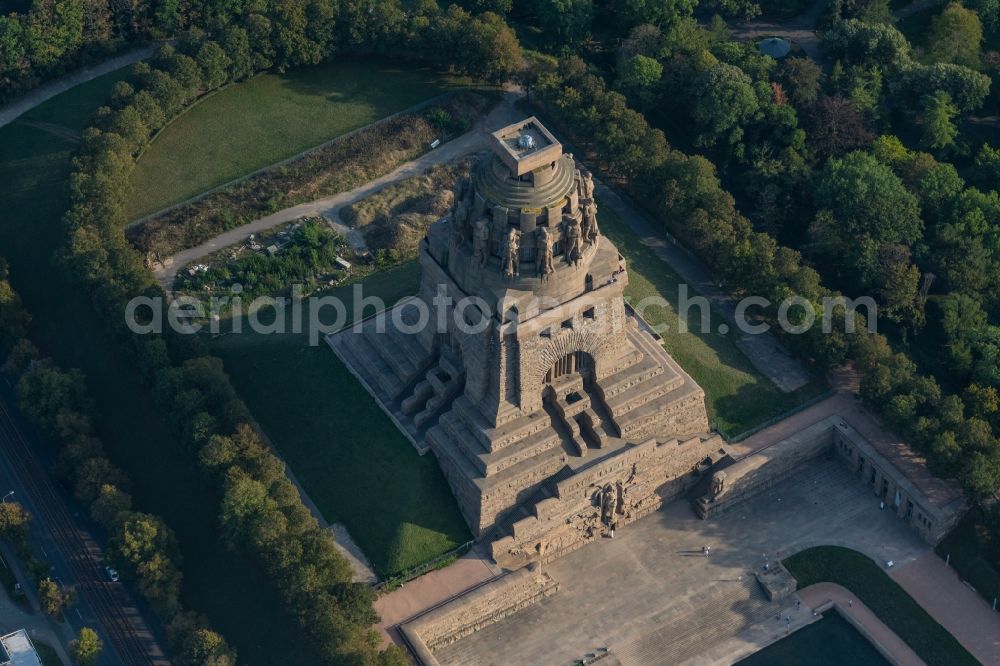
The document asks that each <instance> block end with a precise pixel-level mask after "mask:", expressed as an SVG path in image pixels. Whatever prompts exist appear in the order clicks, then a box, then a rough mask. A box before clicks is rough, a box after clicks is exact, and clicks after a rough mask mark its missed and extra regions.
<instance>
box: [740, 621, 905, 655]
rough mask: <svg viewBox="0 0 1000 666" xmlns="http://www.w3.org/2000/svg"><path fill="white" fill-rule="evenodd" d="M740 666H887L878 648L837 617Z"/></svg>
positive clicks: (778, 644) (767, 648)
mask: <svg viewBox="0 0 1000 666" xmlns="http://www.w3.org/2000/svg"><path fill="white" fill-rule="evenodd" d="M737 663H738V664H739V666H773V665H774V664H795V665H796V666H843V664H851V666H888V664H889V662H888V661H886V660H885V657H883V656H882V655H881V654H879V651H878V650H876V649H875V646H874V645H872V644H871V643H869V642H868V639H867V638H865V637H864V636H862V635H861V633H860V632H859V631H858V630H857V629H855V628H854V627H852V626H851V624H850V623H849V622H848V621H847V620H845V619H844V618H842V617H841V616H840V615H839V614H838V613H836V612H834V613H830V614H829V615H826V616H824V617H823V619H822V620H820V621H819V622H814V623H813V624H810V625H809V626H807V627H803V628H801V629H799V630H798V631H796V632H795V633H794V634H792V635H791V636H789V637H788V638H782V639H781V640H780V641H778V642H777V643H772V644H771V645H769V646H767V647H766V648H764V649H763V650H761V651H760V652H756V653H754V654H753V655H751V656H749V657H747V658H746V659H744V660H743V661H740V662H737Z"/></svg>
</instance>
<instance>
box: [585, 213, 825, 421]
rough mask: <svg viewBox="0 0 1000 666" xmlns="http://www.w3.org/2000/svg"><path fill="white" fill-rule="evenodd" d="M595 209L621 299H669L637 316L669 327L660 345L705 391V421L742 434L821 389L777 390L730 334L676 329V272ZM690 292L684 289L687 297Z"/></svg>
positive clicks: (817, 384) (820, 384)
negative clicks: (611, 249)
mask: <svg viewBox="0 0 1000 666" xmlns="http://www.w3.org/2000/svg"><path fill="white" fill-rule="evenodd" d="M598 209H599V211H600V220H601V231H602V232H604V233H605V234H607V236H608V237H609V238H610V239H611V240H612V241H614V243H615V245H617V246H618V250H619V251H620V252H621V253H622V255H623V256H624V257H625V259H626V261H627V262H628V274H629V284H628V287H626V289H625V298H626V299H627V300H628V301H629V302H630V303H638V302H639V301H641V300H642V299H644V298H647V297H650V296H661V297H663V298H664V299H666V300H667V302H668V303H670V305H671V307H670V308H659V307H653V308H648V309H647V310H646V311H645V312H644V313H643V315H644V317H645V319H646V320H647V321H649V322H650V323H651V324H654V325H655V324H663V323H666V324H668V325H669V326H670V329H669V330H668V331H666V332H665V333H662V334H661V335H662V337H663V342H664V347H665V348H666V350H667V352H669V353H670V355H671V356H673V357H674V359H675V360H676V361H677V362H678V363H680V364H681V367H683V368H684V370H685V371H687V373H688V374H690V375H691V377H692V378H694V380H695V381H696V382H698V385H699V386H701V387H702V389H704V390H705V401H706V403H707V406H708V418H709V421H710V422H713V423H714V424H715V425H716V426H717V427H718V428H720V429H721V430H722V431H724V432H725V434H726V435H728V436H733V435H737V434H739V433H742V432H744V431H746V430H748V429H750V428H752V427H754V426H756V425H759V424H761V423H763V422H764V421H767V420H768V419H770V418H773V417H775V416H778V415H779V414H782V413H784V412H786V411H788V410H789V409H792V408H793V407H795V406H796V405H799V404H801V403H802V402H804V401H806V400H808V399H809V398H811V397H813V396H815V395H818V394H819V393H821V392H822V391H824V390H825V389H826V384H825V382H824V381H823V380H815V381H813V382H811V383H810V384H807V385H806V386H804V387H802V388H800V389H799V390H797V391H794V392H792V393H783V392H782V391H780V390H779V389H778V387H777V386H775V385H774V383H773V382H772V381H771V380H769V379H768V378H767V377H765V376H764V375H762V374H760V372H758V371H757V369H756V368H754V367H753V365H752V364H751V363H750V361H749V360H748V359H747V357H746V355H744V354H743V352H742V351H740V349H739V348H738V347H737V346H736V336H735V334H734V333H729V334H726V335H722V334H720V333H717V332H705V333H702V332H695V331H693V330H692V331H690V332H687V333H681V332H680V331H679V330H678V328H677V325H676V324H677V321H678V320H677V311H676V308H677V303H678V285H680V284H681V282H682V281H681V279H680V277H679V276H678V275H677V274H676V273H674V272H673V270H671V268H670V266H668V265H667V264H665V263H664V262H663V261H662V260H661V259H660V258H659V257H658V256H656V253H655V252H653V250H651V249H650V248H648V247H646V246H645V245H643V244H642V241H641V240H640V239H639V238H638V237H637V236H636V235H635V234H634V233H632V231H631V230H630V229H629V228H628V227H627V226H625V223H624V222H622V221H621V219H620V218H619V217H618V216H617V215H616V214H615V212H614V211H613V210H611V209H610V208H609V207H607V206H605V207H603V208H602V207H601V206H600V202H598ZM694 295H695V294H694V293H693V292H689V296H691V297H693V296H694ZM694 312H697V310H694ZM715 319H718V317H715ZM692 328H694V327H692Z"/></svg>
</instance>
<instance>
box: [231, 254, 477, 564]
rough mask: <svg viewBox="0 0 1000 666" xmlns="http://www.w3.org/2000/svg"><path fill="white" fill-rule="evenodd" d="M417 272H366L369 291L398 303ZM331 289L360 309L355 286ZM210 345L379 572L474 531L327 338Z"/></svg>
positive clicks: (433, 470) (261, 338)
mask: <svg viewBox="0 0 1000 666" xmlns="http://www.w3.org/2000/svg"><path fill="white" fill-rule="evenodd" d="M419 278H420V271H419V266H418V265H417V263H416V262H415V261H413V262H409V263H407V264H403V265H401V266H398V267H396V268H393V269H389V270H385V271H381V272H379V273H376V274H374V275H372V276H370V277H369V278H367V279H366V280H365V281H364V294H365V296H376V295H377V296H379V297H381V298H383V299H384V300H385V302H386V303H387V304H389V305H391V304H393V303H395V302H396V301H398V300H399V299H400V298H403V297H405V296H409V295H411V294H413V293H414V292H415V291H416V288H417V286H418V283H419ZM331 295H334V296H337V297H339V298H341V299H343V301H344V303H345V304H346V305H347V309H348V312H351V311H352V310H353V307H354V306H353V299H352V288H351V287H349V286H348V287H342V288H340V289H337V290H335V291H333V292H331ZM304 320H305V321H308V320H309V317H308V313H307V314H306V316H305V318H304ZM212 351H213V352H214V353H215V354H216V355H218V356H220V357H221V358H222V359H223V360H224V361H225V365H226V371H227V372H228V373H229V375H230V377H231V378H232V381H233V384H234V385H235V386H236V388H237V390H238V391H239V393H240V395H241V396H242V397H243V399H244V400H245V401H246V403H247V404H248V405H249V407H250V411H251V412H252V413H253V415H254V418H256V419H257V421H258V422H259V423H260V425H261V426H262V427H263V428H264V431H265V432H266V433H267V434H268V436H269V437H270V439H271V441H272V443H273V444H274V445H275V447H276V448H277V449H278V450H279V451H280V452H281V454H282V456H283V457H284V458H285V460H286V461H287V462H288V465H289V467H291V469H292V470H293V471H294V472H295V475H296V477H297V478H298V479H299V481H300V482H301V483H302V485H303V486H304V487H305V489H306V492H307V493H308V494H309V496H310V497H311V498H312V500H313V501H314V502H315V503H316V505H317V506H318V507H319V509H320V511H321V512H322V513H323V515H324V516H325V517H326V518H327V520H329V521H330V522H341V523H344V524H345V525H346V526H347V529H348V531H350V533H351V536H352V537H353V538H354V539H355V541H357V542H358V545H359V546H361V548H362V550H364V551H365V553H366V554H367V555H368V557H369V558H370V559H371V561H372V564H373V565H374V567H375V568H376V569H377V570H378V572H379V573H380V574H382V575H383V576H384V575H390V574H394V573H397V572H400V571H402V570H404V569H408V568H410V567H413V566H416V565H418V564H422V563H424V562H426V561H427V560H429V559H431V558H433V557H435V556H437V555H440V554H442V553H444V552H446V551H448V550H450V549H452V548H454V547H456V546H458V545H460V544H462V543H464V542H465V541H467V540H468V539H470V538H471V536H470V534H469V530H468V528H467V527H466V525H465V522H464V520H463V519H462V516H461V514H460V513H459V511H458V506H457V505H456V504H455V500H454V498H453V497H452V494H451V491H450V489H449V487H448V484H447V482H446V481H445V479H444V476H443V475H442V474H441V471H440V469H439V467H438V465H437V460H436V459H435V458H434V456H433V455H425V456H420V455H418V454H417V452H416V450H415V449H414V448H413V445H412V444H410V442H409V440H407V439H406V438H405V437H404V436H403V435H402V434H401V433H400V432H399V430H398V429H397V428H396V426H395V425H394V424H393V422H392V421H391V420H390V419H389V417H388V416H386V415H385V413H384V412H382V410H381V409H380V408H379V406H378V404H377V403H376V402H375V400H374V398H372V397H371V396H370V395H369V394H368V393H367V392H366V391H365V389H364V387H362V386H361V384H360V383H359V382H358V381H357V380H356V379H355V378H354V376H353V375H351V374H350V372H348V370H347V368H346V367H345V366H344V365H343V364H342V363H341V362H340V360H339V359H338V358H337V357H336V355H335V354H334V353H333V351H332V350H331V349H330V348H329V347H328V346H327V345H326V344H325V343H321V344H320V346H317V347H310V346H308V344H307V339H306V335H305V334H302V335H294V334H291V333H289V334H287V335H258V334H255V333H253V332H251V331H250V330H249V328H248V327H244V333H242V334H238V335H237V334H230V335H223V336H220V337H218V338H216V339H215V341H214V342H213V344H212Z"/></svg>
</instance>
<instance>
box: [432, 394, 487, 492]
mask: <svg viewBox="0 0 1000 666" xmlns="http://www.w3.org/2000/svg"><path fill="white" fill-rule="evenodd" d="M453 413H454V410H452V411H449V412H445V413H444V414H443V415H442V416H441V418H440V419H438V422H437V424H435V425H433V426H431V427H430V428H429V429H428V430H427V441H428V443H430V445H431V448H432V449H433V450H434V453H435V455H437V456H442V457H447V458H448V459H449V460H450V461H451V462H452V463H453V464H454V465H455V466H456V467H458V468H459V470H460V471H461V473H462V476H464V477H465V478H467V479H475V478H477V477H479V476H481V473H480V472H479V471H478V470H477V469H476V468H475V467H474V466H473V464H472V461H471V460H469V457H468V456H467V455H466V453H465V451H463V450H462V448H461V446H459V441H462V440H459V439H458V438H456V437H455V436H454V435H452V434H451V432H450V427H449V426H450V424H451V423H453V422H454V420H456V418H457V417H454V416H453ZM459 420H460V419H459Z"/></svg>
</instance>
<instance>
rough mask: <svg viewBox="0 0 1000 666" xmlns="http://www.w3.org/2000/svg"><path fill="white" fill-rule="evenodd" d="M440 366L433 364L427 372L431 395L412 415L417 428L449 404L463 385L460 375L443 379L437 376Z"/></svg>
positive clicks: (421, 426) (425, 423)
mask: <svg viewBox="0 0 1000 666" xmlns="http://www.w3.org/2000/svg"><path fill="white" fill-rule="evenodd" d="M439 371H440V367H439V366H435V367H434V368H432V369H431V370H429V371H428V372H427V381H428V383H429V384H430V386H431V390H432V392H433V395H431V397H430V398H429V399H428V400H427V402H426V403H425V404H424V407H423V409H422V410H421V411H420V412H418V413H417V415H416V416H414V417H413V423H414V424H415V425H416V426H417V428H423V427H424V426H425V425H427V424H428V423H429V422H430V421H431V420H432V419H434V417H435V416H437V415H438V414H440V413H441V411H442V410H443V409H445V408H446V407H447V406H448V405H450V404H451V403H452V402H453V401H454V399H455V396H457V395H458V394H459V393H460V392H461V390H462V387H463V386H464V384H463V381H462V380H463V379H464V377H463V376H462V375H458V376H454V377H448V378H447V379H446V380H443V379H442V378H441V377H440V376H439Z"/></svg>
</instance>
